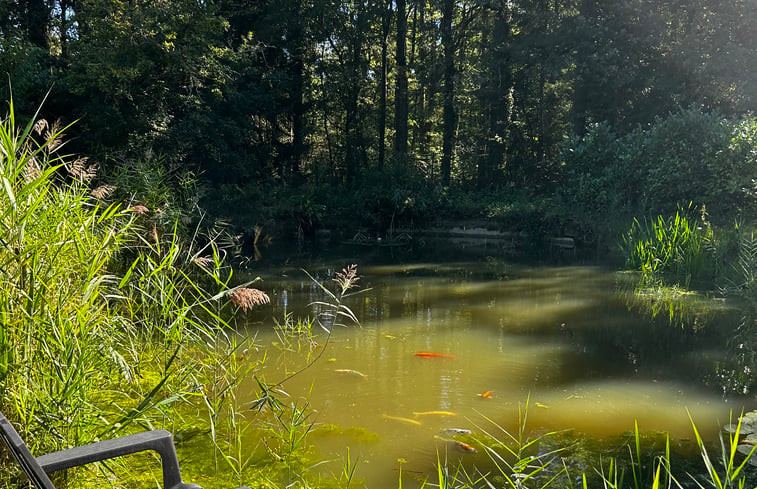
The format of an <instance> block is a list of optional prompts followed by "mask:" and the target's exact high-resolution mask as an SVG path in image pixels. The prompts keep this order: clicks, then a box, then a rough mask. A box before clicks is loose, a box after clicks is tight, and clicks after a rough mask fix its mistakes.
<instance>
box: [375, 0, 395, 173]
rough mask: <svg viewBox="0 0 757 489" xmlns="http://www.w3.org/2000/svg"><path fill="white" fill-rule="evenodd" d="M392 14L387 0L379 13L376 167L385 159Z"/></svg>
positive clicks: (390, 5) (382, 165)
mask: <svg viewBox="0 0 757 489" xmlns="http://www.w3.org/2000/svg"><path fill="white" fill-rule="evenodd" d="M391 16H392V0H387V2H386V7H385V8H384V11H383V12H382V15H381V73H380V75H379V137H378V139H379V148H378V167H379V169H383V168H384V160H385V159H386V95H387V94H386V91H387V90H386V88H387V87H386V76H387V57H388V53H387V51H388V47H389V39H388V38H389V27H390V23H391Z"/></svg>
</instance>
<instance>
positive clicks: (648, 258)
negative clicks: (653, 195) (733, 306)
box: [623, 208, 713, 287]
mask: <svg viewBox="0 0 757 489" xmlns="http://www.w3.org/2000/svg"><path fill="white" fill-rule="evenodd" d="M691 214H692V212H691V208H689V209H688V210H684V209H679V210H678V211H677V212H676V214H675V216H673V217H669V218H665V217H663V216H657V219H656V220H652V221H649V222H647V221H645V222H643V223H641V222H639V221H638V220H634V224H633V226H632V227H631V229H630V230H629V231H628V232H627V233H626V234H625V235H624V236H623V248H624V251H625V254H626V266H627V267H629V268H630V269H633V270H639V271H640V272H641V280H642V283H643V284H644V285H645V286H650V285H661V284H662V283H663V281H664V283H667V284H677V285H681V286H683V287H688V286H689V285H690V284H691V282H692V279H693V280H695V281H697V280H702V279H704V278H712V270H711V269H710V268H709V267H710V262H711V255H710V253H709V249H710V247H709V245H710V244H711V243H712V240H713V232H712V229H711V228H710V225H709V223H708V222H707V221H706V220H705V215H704V213H702V215H701V216H700V218H699V219H696V220H694V219H693V218H692V217H691Z"/></svg>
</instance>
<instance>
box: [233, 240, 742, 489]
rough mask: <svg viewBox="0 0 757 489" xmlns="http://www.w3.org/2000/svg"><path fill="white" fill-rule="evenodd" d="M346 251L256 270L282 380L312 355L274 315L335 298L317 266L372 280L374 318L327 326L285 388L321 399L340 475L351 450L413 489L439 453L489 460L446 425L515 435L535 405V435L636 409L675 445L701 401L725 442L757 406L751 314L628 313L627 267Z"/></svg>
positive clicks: (713, 432)
mask: <svg viewBox="0 0 757 489" xmlns="http://www.w3.org/2000/svg"><path fill="white" fill-rule="evenodd" d="M339 253H341V255H340V256H339V257H337V258H321V257H319V256H318V255H317V254H312V255H300V256H297V255H294V256H292V257H290V258H289V259H288V260H287V261H283V262H282V261H278V262H276V261H275V260H271V261H270V262H268V263H266V262H265V261H263V262H260V263H258V264H255V265H254V266H253V267H251V270H250V273H252V274H253V275H259V276H260V277H261V279H262V281H261V282H258V283H257V284H256V286H257V287H259V288H261V289H263V290H265V291H266V292H268V294H269V295H270V297H271V302H272V304H271V306H266V307H265V308H261V309H259V310H258V311H256V312H255V313H254V314H252V315H251V316H250V321H249V324H248V326H247V330H246V333H247V334H249V335H250V336H255V337H256V339H255V343H256V344H258V345H261V348H260V349H259V351H258V355H263V352H265V354H266V356H267V358H266V363H265V368H264V369H263V373H264V376H265V379H266V380H267V381H268V382H275V381H278V380H281V379H282V378H284V377H285V376H286V375H287V374H288V373H291V372H293V371H296V370H297V369H299V368H301V367H302V366H304V365H305V364H306V363H307V350H308V348H307V347H305V348H304V349H300V350H299V351H296V350H297V348H293V349H292V350H285V349H281V348H276V347H271V346H270V345H272V344H273V343H277V342H278V341H279V340H278V338H277V337H276V335H275V334H274V333H273V325H274V322H273V318H278V319H279V320H281V318H283V316H284V314H285V312H293V313H294V315H295V316H298V315H299V316H305V315H308V314H310V315H312V314H314V309H313V307H312V306H308V304H310V303H312V302H314V301H320V300H323V299H324V295H323V293H322V291H321V290H320V289H319V288H318V287H317V286H316V285H314V284H313V283H312V281H311V280H310V279H309V278H308V277H307V276H306V274H305V273H304V272H303V271H302V270H301V269H302V268H304V269H307V270H308V272H310V273H311V274H312V275H313V276H314V277H316V278H317V279H318V280H321V281H324V283H326V284H328V285H331V279H332V278H333V276H334V273H335V272H337V271H339V270H340V269H341V268H342V267H344V266H346V265H349V264H351V263H356V264H357V265H358V273H359V275H360V282H359V284H360V288H361V289H370V290H367V291H366V292H364V293H362V294H359V295H356V296H354V297H351V298H349V299H348V300H347V301H346V304H347V305H348V306H349V307H350V308H351V309H352V311H354V313H355V314H356V315H357V317H358V318H359V319H360V322H361V325H360V326H355V325H350V326H348V327H345V328H341V327H334V328H332V336H331V338H330V340H329V342H328V344H325V340H326V335H325V333H324V332H322V331H315V332H317V333H318V338H317V341H318V343H319V345H318V346H317V347H315V348H314V349H313V351H312V353H311V355H317V354H318V353H319V352H320V350H321V349H323V348H324V345H325V351H323V353H322V356H321V357H320V359H319V360H318V361H317V362H316V363H315V364H313V365H312V366H311V367H309V368H308V369H307V370H305V371H303V372H302V373H300V374H298V375H297V376H295V377H294V378H292V379H291V380H289V381H288V382H287V383H286V384H285V385H284V386H283V389H284V390H285V391H286V392H287V393H288V394H289V395H290V396H291V398H290V399H288V400H286V401H288V402H293V401H295V400H299V401H298V402H303V400H305V399H307V400H308V402H309V403H310V406H311V407H312V409H313V410H314V411H315V415H314V417H313V418H312V420H313V421H314V422H315V428H314V430H313V431H312V433H311V434H310V435H309V438H308V441H309V442H310V443H311V444H313V446H314V447H315V450H316V451H317V453H318V457H319V458H321V459H323V460H330V461H332V462H330V463H327V464H324V465H322V466H319V467H318V468H316V469H313V470H314V471H320V472H322V473H324V474H330V473H332V472H333V473H338V472H340V471H341V469H342V464H343V461H344V460H345V458H346V457H347V454H348V450H349V456H350V457H351V459H353V461H354V459H356V458H358V459H359V462H358V469H357V477H358V478H360V479H362V480H364V481H365V482H366V484H367V487H370V488H374V487H375V488H384V487H386V488H390V487H397V486H398V484H397V480H398V470H399V468H400V466H401V467H402V472H403V474H405V475H406V476H407V477H408V478H409V479H410V480H404V478H403V487H412V484H413V481H412V479H413V478H414V477H423V476H424V475H429V474H432V473H433V472H434V470H435V463H436V460H437V456H441V457H444V456H445V455H446V456H448V457H449V458H450V459H453V460H458V459H462V460H464V461H465V463H466V464H470V466H474V465H477V466H485V465H486V464H487V460H488V458H487V456H486V455H485V454H484V453H482V452H483V450H479V451H478V453H475V454H469V453H462V452H461V451H459V450H456V449H455V448H459V447H456V446H455V445H453V444H452V443H450V442H448V441H445V439H444V438H449V437H445V436H440V433H441V432H442V431H443V430H445V429H448V428H460V429H470V430H472V431H473V432H474V434H475V433H479V434H480V433H483V432H485V431H486V432H489V433H490V434H492V435H495V436H496V435H502V433H501V431H499V428H498V427H497V425H499V427H501V428H505V429H507V430H511V431H513V432H517V421H518V410H519V406H522V405H524V403H525V402H526V401H527V400H530V408H529V410H528V428H529V429H531V430H534V433H540V432H545V431H551V430H572V433H573V434H575V436H577V437H591V438H597V439H604V438H608V437H613V436H617V435H620V434H622V433H624V432H628V431H632V430H633V427H634V421H635V420H636V421H638V424H639V428H640V429H641V430H642V431H645V432H646V431H657V430H660V431H666V432H668V433H670V435H671V437H672V441H673V445H674V447H676V446H684V445H687V443H688V444H689V445H690V442H687V440H690V439H691V438H692V437H693V435H692V429H691V423H690V420H689V417H688V415H687V409H688V411H689V412H690V413H691V416H692V417H693V419H694V420H695V421H696V423H697V426H698V428H699V429H700V431H702V432H703V433H704V434H705V436H707V437H709V438H711V439H712V438H716V437H717V432H718V426H719V425H722V424H725V423H726V422H728V419H729V413H730V412H731V411H733V412H734V413H737V414H738V413H739V412H741V411H742V409H743V410H750V409H754V407H755V402H754V401H753V399H752V396H751V395H750V392H751V390H752V388H753V385H754V384H755V381H754V376H753V374H752V368H753V365H752V364H751V363H750V360H751V359H752V358H753V357H754V355H753V353H752V351H751V350H750V347H749V345H750V343H749V341H750V340H749V339H748V338H747V339H746V340H742V339H740V335H747V334H748V333H747V332H744V331H743V329H744V324H742V323H743V321H740V320H739V316H738V314H733V313H732V312H723V313H720V314H714V317H715V318H716V319H712V318H711V319H710V320H709V321H708V322H707V323H706V324H699V325H697V327H696V330H695V328H694V327H692V325H685V326H683V327H681V326H680V325H671V324H669V321H668V319H667V317H664V318H659V317H658V318H655V319H653V318H650V317H649V316H648V315H647V314H644V313H641V312H637V311H635V310H631V309H629V306H628V304H627V303H626V301H624V299H623V294H621V293H620V292H619V291H620V290H621V288H619V285H618V284H619V278H618V277H619V276H618V274H617V273H616V272H615V271H614V269H613V267H604V266H601V265H596V264H576V262H578V260H576V259H574V258H572V257H567V258H566V257H563V258H559V257H557V258H556V257H554V256H551V255H547V256H545V257H543V258H538V257H537V258H535V259H534V258H533V257H532V258H530V259H528V260H524V259H521V258H514V257H507V256H504V255H501V254H497V253H490V252H489V251H487V250H483V251H480V250H479V252H477V253H468V252H466V250H462V249H461V250H456V249H454V248H452V249H450V248H449V247H447V248H446V251H445V253H439V254H435V253H434V252H432V251H430V250H425V251H423V250H422V251H421V252H418V253H411V252H403V251H398V250H391V251H390V250H386V249H379V250H377V249H371V250H368V251H365V252H364V251H363V250H356V249H354V248H353V249H350V248H345V249H343V250H340V251H339ZM716 307H721V308H723V305H722V304H720V305H717V306H716ZM417 352H437V353H442V354H445V355H448V356H449V357H440V358H423V357H419V356H416V353H417ZM311 358H312V356H311ZM487 391H488V392H490V394H491V396H490V397H482V396H481V394H483V393H486V392H487ZM241 392H246V393H249V394H248V395H249V398H248V399H244V400H248V401H251V400H253V399H254V398H255V397H256V394H257V388H256V386H255V384H254V381H253V379H246V380H245V381H244V383H243V386H242V389H241ZM434 411H440V413H429V412H434ZM424 413H429V414H424ZM502 437H503V436H502ZM466 440H467V438H466Z"/></svg>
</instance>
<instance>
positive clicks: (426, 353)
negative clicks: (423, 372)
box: [415, 351, 457, 360]
mask: <svg viewBox="0 0 757 489" xmlns="http://www.w3.org/2000/svg"><path fill="white" fill-rule="evenodd" d="M415 356H416V357H421V358H449V359H451V360H454V359H455V358H457V356H455V355H452V354H450V353H436V352H433V351H417V352H415Z"/></svg>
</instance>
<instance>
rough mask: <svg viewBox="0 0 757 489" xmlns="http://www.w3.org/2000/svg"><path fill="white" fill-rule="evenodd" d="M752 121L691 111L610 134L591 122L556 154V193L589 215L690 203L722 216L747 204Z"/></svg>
mask: <svg viewBox="0 0 757 489" xmlns="http://www.w3.org/2000/svg"><path fill="white" fill-rule="evenodd" d="M755 148H757V122H755V120H754V119H743V120H738V121H730V120H727V119H723V118H722V117H720V116H719V115H717V114H712V113H703V112H700V111H698V110H696V109H689V110H682V111H680V112H678V113H676V114H671V115H669V116H668V117H666V118H658V119H656V120H655V122H654V123H653V124H652V125H651V126H650V127H648V128H644V129H642V128H639V129H636V130H634V131H632V132H631V133H628V134H626V135H623V136H618V135H617V134H615V133H614V132H613V130H612V128H611V127H610V126H609V125H608V124H597V125H595V126H593V127H591V128H590V129H589V131H588V133H587V134H586V135H585V136H584V137H582V138H580V139H577V140H575V141H574V142H573V144H571V145H570V147H569V149H568V150H567V151H566V152H565V154H564V161H565V171H564V179H563V182H562V187H561V190H560V192H559V196H560V198H561V200H562V201H563V202H564V203H565V204H567V205H568V206H569V207H573V208H576V209H577V210H578V211H579V212H581V213H583V214H586V215H588V216H589V217H591V218H598V217H605V216H618V215H620V216H631V215H649V214H658V213H671V212H674V211H675V209H676V208H677V206H678V205H681V204H683V205H685V204H686V203H688V202H693V203H694V204H695V205H697V206H702V205H704V206H706V207H707V209H708V210H709V212H710V213H711V215H713V216H716V217H718V218H724V217H727V216H731V215H733V214H734V213H735V212H737V211H738V210H744V209H750V208H752V207H753V206H754V196H755V188H754V181H755V180H757V151H756V150H755Z"/></svg>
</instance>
